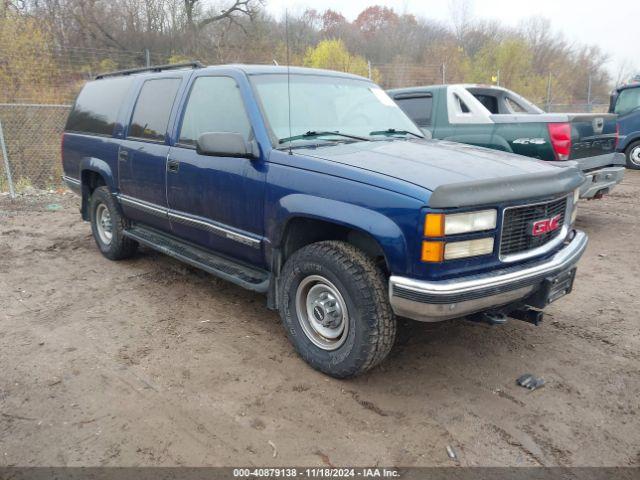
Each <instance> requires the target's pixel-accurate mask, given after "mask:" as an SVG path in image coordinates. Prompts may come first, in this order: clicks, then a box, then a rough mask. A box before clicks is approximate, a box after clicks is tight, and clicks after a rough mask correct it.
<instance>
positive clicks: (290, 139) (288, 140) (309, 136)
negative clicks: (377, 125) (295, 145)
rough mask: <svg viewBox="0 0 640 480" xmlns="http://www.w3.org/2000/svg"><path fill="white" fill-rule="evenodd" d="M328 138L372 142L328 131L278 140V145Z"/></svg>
mask: <svg viewBox="0 0 640 480" xmlns="http://www.w3.org/2000/svg"><path fill="white" fill-rule="evenodd" d="M326 136H336V137H344V138H351V139H353V140H359V141H361V142H369V141H370V140H369V139H368V138H366V137H359V136H357V135H349V134H347V133H340V132H328V131H326V132H317V131H315V130H309V131H308V132H306V133H303V134H302V135H294V136H293V137H286V138H281V139H280V140H278V143H280V144H282V143H287V142H292V141H294V140H308V139H312V138H317V137H326Z"/></svg>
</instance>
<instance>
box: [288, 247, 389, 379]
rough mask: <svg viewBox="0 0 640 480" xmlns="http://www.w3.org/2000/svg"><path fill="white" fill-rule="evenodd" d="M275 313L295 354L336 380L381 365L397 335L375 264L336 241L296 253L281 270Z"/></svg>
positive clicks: (382, 282)
mask: <svg viewBox="0 0 640 480" xmlns="http://www.w3.org/2000/svg"><path fill="white" fill-rule="evenodd" d="M281 279H282V281H281V288H280V302H279V304H280V315H281V317H282V322H283V323H284V325H285V328H286V331H287V335H288V337H289V339H290V340H291V342H292V343H293V345H294V347H295V348H296V350H297V351H298V353H299V354H300V356H301V357H302V358H303V359H304V360H305V361H306V362H307V363H309V364H310V365H311V366H312V367H313V368H315V369H316V370H319V371H321V372H323V373H326V374H327V375H330V376H332V377H336V378H347V377H353V376H356V375H359V374H361V373H364V372H366V371H367V370H369V369H371V368H373V367H374V366H376V365H378V364H379V363H380V362H382V361H383V360H384V359H385V358H386V356H387V355H388V354H389V352H390V351H391V348H392V347H393V344H394V341H395V336H396V318H395V316H394V314H393V311H392V309H391V305H390V304H389V298H388V293H387V280H386V278H385V276H384V274H383V272H382V271H381V269H380V268H379V267H378V266H377V265H376V264H375V262H374V261H373V260H372V259H371V258H369V257H367V256H366V255H365V254H364V253H363V252H362V251H361V250H358V249H357V248H355V247H354V246H352V245H350V244H348V243H344V242H338V241H325V242H319V243H314V244H311V245H308V246H306V247H303V248H301V249H300V250H298V251H297V252H295V253H294V254H293V255H292V256H291V257H290V258H289V259H288V260H287V262H286V264H285V266H284V269H283V271H282V277H281Z"/></svg>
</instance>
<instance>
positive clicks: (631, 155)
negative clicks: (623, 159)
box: [626, 142, 640, 170]
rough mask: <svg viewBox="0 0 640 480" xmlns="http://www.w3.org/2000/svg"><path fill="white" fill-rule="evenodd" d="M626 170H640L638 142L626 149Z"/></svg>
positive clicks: (639, 145) (639, 146)
mask: <svg viewBox="0 0 640 480" xmlns="http://www.w3.org/2000/svg"><path fill="white" fill-rule="evenodd" d="M626 154H627V168H631V169H633V170H640V142H634V143H632V144H631V145H629V147H628V148H627V151H626Z"/></svg>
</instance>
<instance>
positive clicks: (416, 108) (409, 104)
mask: <svg viewBox="0 0 640 480" xmlns="http://www.w3.org/2000/svg"><path fill="white" fill-rule="evenodd" d="M396 103H397V104H398V105H399V106H400V108H401V109H402V110H403V111H404V113H406V114H407V115H408V116H409V118H411V120H413V121H414V122H415V123H416V125H418V126H419V127H426V126H429V125H431V110H432V109H433V98H432V97H431V96H421V97H410V98H396Z"/></svg>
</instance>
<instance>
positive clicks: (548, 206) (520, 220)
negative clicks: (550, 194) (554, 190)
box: [500, 197, 567, 257]
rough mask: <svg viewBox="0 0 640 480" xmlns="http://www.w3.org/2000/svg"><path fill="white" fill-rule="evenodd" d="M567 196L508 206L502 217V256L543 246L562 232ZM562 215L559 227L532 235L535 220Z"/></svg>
mask: <svg viewBox="0 0 640 480" xmlns="http://www.w3.org/2000/svg"><path fill="white" fill-rule="evenodd" d="M566 209H567V197H564V198H561V199H558V200H553V201H551V202H547V203H540V204H537V205H527V206H524V207H512V208H507V209H505V211H504V218H503V219H502V237H501V240H500V256H501V257H505V256H507V255H514V254H516V253H523V252H526V251H528V250H532V249H534V248H538V247H541V246H542V245H544V244H546V243H547V242H549V241H551V240H553V239H554V238H555V237H556V236H558V235H559V234H560V231H561V229H562V226H563V225H564V220H565V218H564V217H565V213H566ZM556 215H560V223H559V227H558V229H556V230H554V231H552V232H548V233H544V234H542V235H539V236H533V235H531V227H532V224H533V222H536V221H538V220H544V219H547V218H552V217H555V216H556Z"/></svg>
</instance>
